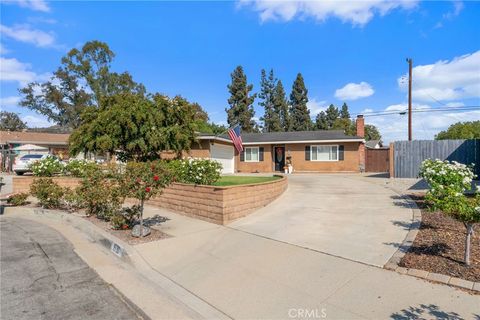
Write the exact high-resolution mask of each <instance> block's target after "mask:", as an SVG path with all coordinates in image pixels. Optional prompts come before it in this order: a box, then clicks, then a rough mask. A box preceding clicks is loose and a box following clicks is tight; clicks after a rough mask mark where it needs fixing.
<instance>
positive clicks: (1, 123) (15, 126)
mask: <svg viewBox="0 0 480 320" xmlns="http://www.w3.org/2000/svg"><path fill="white" fill-rule="evenodd" d="M26 128H27V125H26V123H25V122H23V121H22V119H20V117H19V116H18V114H16V113H14V112H8V111H0V130H5V131H20V130H23V129H26Z"/></svg>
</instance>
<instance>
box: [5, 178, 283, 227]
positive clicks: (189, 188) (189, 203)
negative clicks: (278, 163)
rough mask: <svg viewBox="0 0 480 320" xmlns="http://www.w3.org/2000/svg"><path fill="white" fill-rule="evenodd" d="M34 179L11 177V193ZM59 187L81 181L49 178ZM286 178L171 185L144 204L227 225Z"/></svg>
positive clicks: (266, 199) (277, 191)
mask: <svg viewBox="0 0 480 320" xmlns="http://www.w3.org/2000/svg"><path fill="white" fill-rule="evenodd" d="M34 179H35V177H32V176H26V177H13V192H29V190H30V184H31V183H32V182H33V180H34ZM52 179H53V180H54V181H55V182H56V183H58V184H59V185H60V186H62V187H69V188H75V187H76V186H78V185H79V184H80V181H81V179H78V178H70V177H54V178H52ZM287 186H288V184H287V178H286V177H282V178H281V179H278V180H274V181H270V182H265V183H258V184H249V185H240V186H231V187H214V186H197V185H192V184H184V183H172V184H171V185H170V186H168V187H167V188H165V190H163V193H162V194H161V195H159V196H157V197H155V198H153V199H151V200H149V201H148V204H151V205H153V206H158V207H161V208H165V209H168V210H171V211H174V212H177V213H180V214H184V215H186V216H189V217H193V218H198V219H202V220H205V221H209V222H213V223H216V224H227V223H229V222H231V221H233V220H235V219H238V218H241V217H244V216H246V215H248V214H250V213H252V212H253V211H255V210H257V209H259V208H261V207H264V206H266V205H267V204H269V203H270V202H272V201H273V200H274V199H275V198H277V197H278V196H280V195H281V194H282V193H283V192H284V191H285V190H286V189H287Z"/></svg>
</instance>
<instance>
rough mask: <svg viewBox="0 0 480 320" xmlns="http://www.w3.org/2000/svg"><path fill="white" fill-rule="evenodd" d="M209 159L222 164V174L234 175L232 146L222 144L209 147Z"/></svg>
mask: <svg viewBox="0 0 480 320" xmlns="http://www.w3.org/2000/svg"><path fill="white" fill-rule="evenodd" d="M210 158H211V159H212V160H215V161H218V162H220V163H221V164H222V167H223V169H222V173H234V166H235V160H234V159H235V158H234V151H233V147H232V146H226V145H223V144H213V145H211V146H210Z"/></svg>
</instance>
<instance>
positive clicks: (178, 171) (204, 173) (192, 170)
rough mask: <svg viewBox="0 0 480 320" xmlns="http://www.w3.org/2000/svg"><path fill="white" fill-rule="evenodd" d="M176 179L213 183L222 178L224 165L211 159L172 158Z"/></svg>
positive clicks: (170, 165)
mask: <svg viewBox="0 0 480 320" xmlns="http://www.w3.org/2000/svg"><path fill="white" fill-rule="evenodd" d="M169 167H170V168H171V169H172V171H173V174H174V176H175V179H176V181H178V182H183V183H193V184H203V185H212V184H214V183H215V182H217V180H218V179H220V173H221V171H222V165H221V164H220V163H219V162H217V161H212V160H209V159H188V160H172V161H170V162H169Z"/></svg>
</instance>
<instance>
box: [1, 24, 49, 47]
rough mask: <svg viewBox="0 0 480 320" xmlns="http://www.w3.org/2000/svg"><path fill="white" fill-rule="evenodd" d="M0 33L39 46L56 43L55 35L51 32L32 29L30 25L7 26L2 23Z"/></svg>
mask: <svg viewBox="0 0 480 320" xmlns="http://www.w3.org/2000/svg"><path fill="white" fill-rule="evenodd" d="M0 34H2V35H3V36H6V37H9V38H12V39H14V40H17V41H20V42H26V43H32V44H34V45H35V46H37V47H51V46H53V45H54V44H55V36H54V35H53V34H52V33H51V32H50V33H48V32H45V31H41V30H37V29H32V28H31V27H30V26H29V25H14V26H13V27H7V26H5V25H2V24H0Z"/></svg>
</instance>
